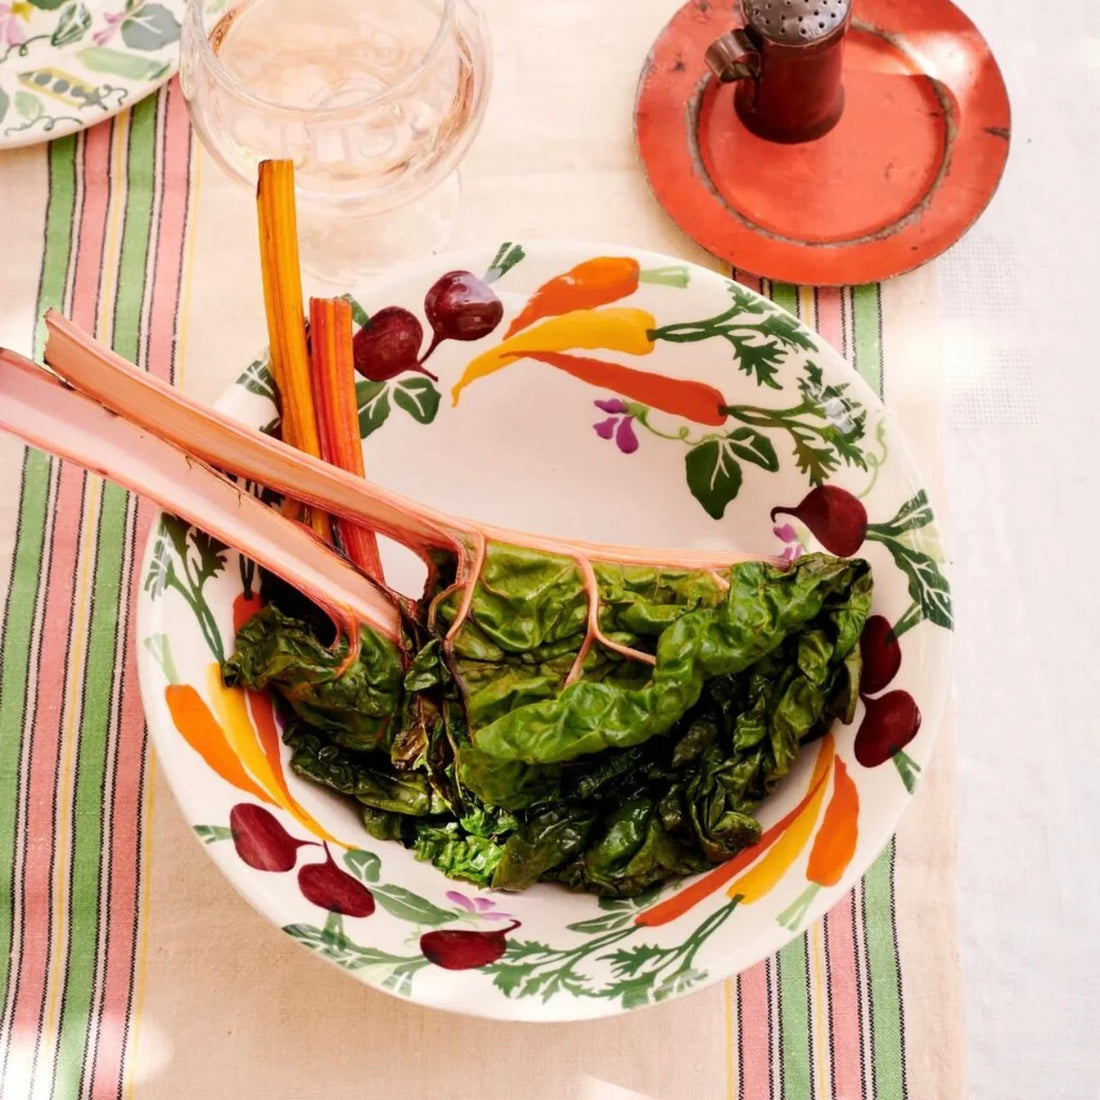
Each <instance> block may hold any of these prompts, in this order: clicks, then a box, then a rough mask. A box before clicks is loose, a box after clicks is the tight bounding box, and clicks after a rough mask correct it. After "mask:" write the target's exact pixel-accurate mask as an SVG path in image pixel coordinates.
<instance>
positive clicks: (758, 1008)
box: [737, 963, 772, 1100]
mask: <svg viewBox="0 0 1100 1100" xmlns="http://www.w3.org/2000/svg"><path fill="white" fill-rule="evenodd" d="M737 995H738V1004H739V1005H740V1012H739V1013H738V1031H739V1034H740V1039H739V1043H740V1056H741V1096H742V1098H743V1100H767V1098H768V1097H770V1096H771V1087H772V1086H771V1060H772V1039H771V1013H770V1011H769V1006H768V971H767V964H766V963H757V964H756V966H754V967H753V968H752V969H751V970H746V971H745V972H744V973H743V974H741V975H740V976H739V977H738V979H737Z"/></svg>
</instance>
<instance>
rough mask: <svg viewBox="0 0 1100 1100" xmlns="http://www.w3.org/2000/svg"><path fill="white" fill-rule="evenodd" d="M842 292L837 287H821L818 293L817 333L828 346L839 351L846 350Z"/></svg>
mask: <svg viewBox="0 0 1100 1100" xmlns="http://www.w3.org/2000/svg"><path fill="white" fill-rule="evenodd" d="M840 295H841V291H840V290H839V289H838V288H837V287H821V288H819V289H818V291H817V331H818V332H819V333H821V337H822V339H823V340H825V342H826V343H827V344H831V345H832V346H833V347H834V348H836V349H837V351H840V352H843V349H844V314H843V311H842V310H841V306H840Z"/></svg>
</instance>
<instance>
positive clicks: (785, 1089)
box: [776, 935, 813, 1100]
mask: <svg viewBox="0 0 1100 1100" xmlns="http://www.w3.org/2000/svg"><path fill="white" fill-rule="evenodd" d="M776 962H777V963H778V965H779V1024H780V1026H779V1035H780V1049H779V1059H780V1064H781V1065H782V1067H783V1076H782V1088H781V1089H780V1095H781V1096H783V1097H784V1098H788V1097H790V1098H796V1100H810V1098H811V1097H812V1096H813V1051H812V1050H811V1048H810V983H809V981H808V980H807V977H806V974H807V966H808V955H807V951H806V937H805V936H804V935H803V936H799V937H798V938H797V939H794V940H792V941H791V942H790V943H789V944H787V946H786V947H784V948H783V950H782V951H780V952H779V955H778V958H777V959H776Z"/></svg>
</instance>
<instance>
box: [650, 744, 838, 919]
mask: <svg viewBox="0 0 1100 1100" xmlns="http://www.w3.org/2000/svg"><path fill="white" fill-rule="evenodd" d="M835 753H836V743H835V741H834V740H833V735H832V734H831V733H827V734H826V735H825V736H824V737H823V738H822V739H821V747H820V748H819V749H818V750H817V760H816V761H815V762H814V770H813V774H812V775H811V776H810V784H809V787H808V788H807V790H806V794H805V795H803V797H802V800H801V801H800V802H799V803H798V805H797V806H795V807H794V809H793V810H791V811H790V812H789V813H788V814H786V815H785V816H783V817H781V818H780V819H779V820H778V821H777V822H776V823H775V824H774V825H773V826H772V827H771V828H770V829H767V830H766V831H765V832H764V834H763V835H762V836H761V837H760V839H759V840H758V841H757V842H756V843H755V844H754V845H753V846H752V847H751V848H746V849H745V850H744V851H743V852H741V854H740V855H737V856H734V857H733V859H731V860H727V861H726V862H725V863H723V864H720V865H719V866H718V867H715V869H714V870H713V871H708V872H707V873H706V874H705V875H703V876H702V877H700V878H698V879H696V880H695V881H694V882H692V883H690V884H688V885H687V886H685V887H684V888H683V889H682V890H680V891H679V892H678V893H675V894H673V895H672V897H670V898H666V899H665V900H664V901H662V902H658V903H657V904H656V905H654V906H652V907H651V908H649V909H646V910H644V911H643V912H641V913H639V914H638V916H636V917H635V918H634V923H635V924H641V925H645V926H646V927H649V928H653V927H656V926H657V925H661V924H668V923H669V921H673V920H675V919H676V918H677V917H681V916H683V915H684V914H685V913H686V912H688V911H689V910H690V909H693V908H694V907H695V906H696V905H698V904H699V902H701V901H703V900H704V899H705V898H708V897H710V895H711V894H713V893H714V892H715V891H716V890H721V889H722V887H723V886H725V884H726V883H727V882H729V880H730V879H731V878H733V877H734V876H735V875H737V874H739V873H740V872H741V871H743V870H744V869H745V868H746V867H749V866H751V865H752V863H753V862H754V861H755V860H757V859H759V858H760V857H761V856H763V855H764V854H765V853H766V852H768V851H769V850H770V849H771V848H772V847H773V846H774V845H775V844H777V843H778V841H779V840H780V838H781V837H782V836H783V834H784V833H785V832H786V830H787V829H789V828H790V827H792V825H793V824H794V823H795V821H797V820H798V818H799V815H800V814H802V813H803V811H804V810H805V809H806V808H807V807H808V806H809V804H810V802H811V801H812V800H813V799H814V798H815V797H816V796H817V795H818V794H819V793H820V792H821V791H823V789H824V787H825V781H826V779H828V777H829V765H830V764H832V762H833V757H834V755H835ZM819 805H820V803H819ZM815 817H816V815H815Z"/></svg>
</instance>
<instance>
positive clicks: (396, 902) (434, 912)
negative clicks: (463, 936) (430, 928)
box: [371, 886, 455, 925]
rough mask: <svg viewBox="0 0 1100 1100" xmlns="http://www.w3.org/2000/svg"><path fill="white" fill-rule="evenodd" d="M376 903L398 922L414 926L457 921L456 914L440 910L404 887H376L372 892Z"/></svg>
mask: <svg viewBox="0 0 1100 1100" xmlns="http://www.w3.org/2000/svg"><path fill="white" fill-rule="evenodd" d="M371 893H373V894H374V899H375V901H377V902H378V904H379V905H381V906H382V908H383V909H385V910H386V912H387V913H389V914H390V916H393V917H397V919H398V920H407V921H409V922H410V923H412V924H430V925H438V924H447V923H449V922H450V921H453V920H454V919H455V915H454V913H451V912H448V910H446V909H440V908H439V906H438V905H433V904H432V903H431V902H430V901H428V900H427V898H422V897H421V896H420V895H419V894H414V893H413V892H412V891H411V890H406V889H405V887H404V886H376V887H374V889H373V890H372V891H371Z"/></svg>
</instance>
